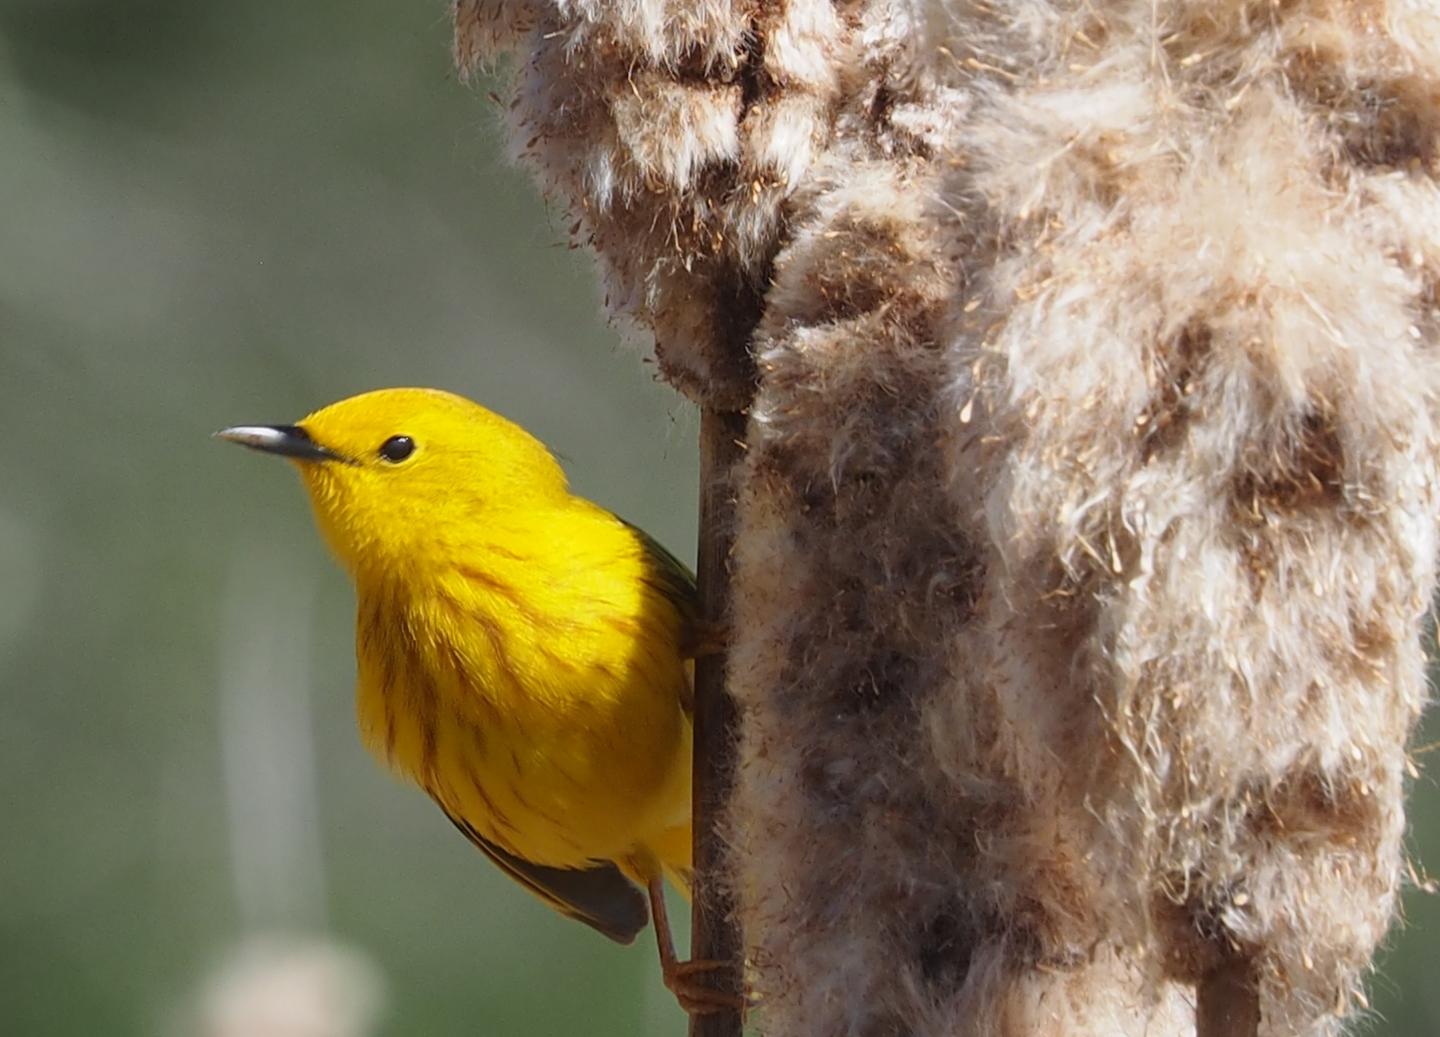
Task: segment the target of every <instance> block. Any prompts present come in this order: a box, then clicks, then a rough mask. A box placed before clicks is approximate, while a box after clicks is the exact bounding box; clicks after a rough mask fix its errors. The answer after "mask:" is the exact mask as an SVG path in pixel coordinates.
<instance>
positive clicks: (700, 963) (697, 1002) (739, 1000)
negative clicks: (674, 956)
mask: <svg viewBox="0 0 1440 1037" xmlns="http://www.w3.org/2000/svg"><path fill="white" fill-rule="evenodd" d="M730 967H731V963H730V962H728V961H722V960H719V959H714V958H694V959H691V960H690V961H674V962H669V963H668V964H667V965H666V966H665V969H664V978H665V987H666V989H668V990H669V991H670V993H672V994H674V995H675V1000H676V1001H679V1002H680V1007H681V1008H682V1009H684V1011H685V1013H686V1014H687V1015H714V1014H715V1013H716V1012H743V1011H744V1009H745V998H744V997H743V996H742V995H740V994H736V993H734V992H732V991H729V990H717V989H715V988H714V987H711V986H707V985H706V983H705V979H706V975H707V973H713V972H721V971H724V970H726V969H729V968H730Z"/></svg>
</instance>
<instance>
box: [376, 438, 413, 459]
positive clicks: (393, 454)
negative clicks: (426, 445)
mask: <svg viewBox="0 0 1440 1037" xmlns="http://www.w3.org/2000/svg"><path fill="white" fill-rule="evenodd" d="M414 452H415V440H413V439H411V438H410V437H409V436H391V437H390V438H389V439H387V440H385V442H383V443H381V444H380V456H381V457H383V458H385V460H387V461H390V462H391V463H393V464H399V463H400V462H401V461H403V460H405V458H407V457H409V456H410V455H411V454H413V453H414Z"/></svg>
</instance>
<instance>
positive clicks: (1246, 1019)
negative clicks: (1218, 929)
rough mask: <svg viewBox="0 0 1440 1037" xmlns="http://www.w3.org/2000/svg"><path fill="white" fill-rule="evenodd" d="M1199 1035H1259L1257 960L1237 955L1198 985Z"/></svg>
mask: <svg viewBox="0 0 1440 1037" xmlns="http://www.w3.org/2000/svg"><path fill="white" fill-rule="evenodd" d="M1195 1001H1196V1004H1195V1037H1255V1034H1256V1033H1257V1032H1258V1031H1259V1029H1260V990H1259V987H1258V985H1257V983H1256V977H1255V963H1254V962H1253V961H1251V960H1250V959H1248V958H1233V959H1231V960H1229V961H1227V962H1226V963H1225V964H1223V965H1221V966H1220V967H1219V968H1217V969H1215V970H1213V971H1212V972H1210V973H1209V974H1208V975H1206V976H1205V978H1204V979H1202V980H1201V981H1200V982H1199V983H1198V984H1197V985H1196V988H1195Z"/></svg>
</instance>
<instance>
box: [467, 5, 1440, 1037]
mask: <svg viewBox="0 0 1440 1037" xmlns="http://www.w3.org/2000/svg"><path fill="white" fill-rule="evenodd" d="M456 18H457V21H456V24H457V53H458V54H459V55H460V56H461V59H462V61H464V62H467V63H472V62H473V61H475V60H478V59H479V58H480V57H483V56H484V55H485V54H488V53H493V52H495V51H496V50H497V49H510V50H514V51H516V52H517V53H518V62H517V66H516V93H515V101H514V107H513V117H512V125H513V127H514V129H515V134H516V137H515V139H516V141H517V145H518V150H519V151H520V153H521V154H522V156H523V157H524V158H525V159H526V161H527V162H529V163H530V164H531V165H532V166H533V168H535V169H536V171H537V172H538V174H539V176H540V179H541V182H542V183H543V184H544V185H545V187H546V189H547V190H548V191H549V192H550V193H551V194H552V195H553V196H555V197H556V199H557V200H558V201H560V202H561V203H562V204H563V205H565V206H566V207H567V208H568V210H569V211H570V212H571V213H572V214H573V215H574V217H575V218H576V220H577V230H576V233H577V235H579V236H580V237H581V238H582V239H584V240H586V241H588V242H589V243H591V244H593V245H594V246H595V248H596V250H597V253H598V254H599V256H600V259H601V263H602V266H603V268H604V273H605V283H606V290H607V292H608V294H609V299H610V303H611V306H612V307H613V308H614V309H615V311H616V312H619V313H624V314H627V315H630V316H633V317H635V318H637V319H638V320H639V321H640V322H641V323H642V324H644V325H646V326H648V327H649V328H650V329H651V330H653V331H654V333H655V336H656V344H657V345H656V348H657V354H658V356H659V358H660V362H661V365H662V369H663V370H664V371H665V373H666V374H667V376H668V377H670V379H671V380H672V381H673V382H674V383H675V384H677V386H679V387H681V388H682V389H684V390H685V391H686V392H688V393H689V394H691V395H692V396H694V397H695V398H697V399H698V400H700V401H701V402H702V403H705V404H706V405H709V406H714V407H718V408H722V409H723V408H726V407H733V406H735V405H737V401H745V400H747V399H749V396H750V392H751V390H752V389H754V390H755V395H754V398H753V402H751V404H750V407H749V413H750V418H751V421H750V433H749V442H748V444H747V447H748V450H747V454H746V460H745V462H744V463H743V465H742V466H741V470H740V472H739V474H738V482H737V485H738V488H739V494H740V515H741V526H740V530H739V536H738V542H737V548H736V553H735V559H734V575H735V590H736V598H735V602H734V617H733V629H734V645H733V651H732V657H731V690H732V692H733V693H734V695H735V696H736V698H737V700H738V701H739V704H740V706H741V711H742V729H741V744H740V759H739V776H738V787H737V790H736V793H735V798H734V802H733V803H732V806H731V811H730V816H729V819H728V832H729V836H730V839H731V842H732V845H733V851H734V853H733V860H734V873H733V874H732V875H731V876H730V879H731V881H732V883H733V885H734V888H735V891H736V893H737V896H738V900H739V913H740V921H741V923H742V927H743V936H744V940H745V945H746V947H747V956H748V960H749V975H750V981H751V983H752V984H753V987H754V989H755V993H756V994H757V995H758V1003H759V1007H758V1009H757V1011H756V1020H757V1022H758V1024H759V1026H760V1029H761V1030H762V1032H764V1033H766V1034H771V1035H777V1037H780V1035H800V1034H813V1033H826V1034H830V1033H835V1034H856V1035H870V1034H877V1035H878V1034H890V1033H911V1034H924V1035H940V1034H947V1035H948V1034H957V1035H958V1034H974V1035H981V1034H985V1035H989V1034H1005V1035H1010V1034H1015V1035H1019V1034H1049V1033H1065V1034H1096V1035H1098V1034H1106V1035H1109V1034H1131V1033H1133V1034H1136V1035H1139V1034H1145V1035H1147V1037H1166V1035H1171V1034H1180V1033H1184V1032H1188V1029H1189V1028H1191V1027H1193V1003H1194V989H1195V988H1194V985H1195V984H1196V983H1197V982H1199V981H1200V980H1202V979H1203V978H1204V977H1205V976H1206V975H1207V974H1210V973H1211V972H1212V971H1213V970H1215V969H1217V968H1221V967H1228V965H1229V964H1230V963H1232V962H1234V961H1236V960H1241V961H1245V962H1248V963H1250V965H1251V966H1252V968H1253V971H1254V974H1255V975H1256V976H1258V978H1259V984H1260V1003H1261V1011H1262V1017H1263V1022H1262V1032H1263V1033H1265V1034H1267V1035H1274V1037H1278V1035H1281V1034H1292V1033H1299V1034H1316V1035H1318V1034H1327V1033H1331V1032H1334V1031H1335V1030H1337V1029H1338V1028H1339V1027H1340V1026H1341V1024H1342V1022H1343V1019H1344V1018H1345V1017H1346V1016H1347V1015H1349V1014H1351V1013H1352V1012H1353V1011H1354V1009H1355V1008H1356V1006H1357V1005H1360V1006H1363V1003H1364V1002H1363V994H1362V993H1361V983H1362V981H1363V976H1364V972H1365V970H1366V969H1367V968H1368V965H1369V961H1370V956H1371V954H1372V952H1373V951H1374V949H1375V947H1376V946H1377V944H1378V942H1379V941H1380V940H1381V938H1382V937H1383V935H1384V933H1385V932H1386V929H1387V927H1388V926H1389V924H1390V922H1391V919H1392V916H1393V914H1394V911H1395V902H1396V894H1397V889H1398V885H1399V882H1400V878H1401V874H1402V872H1403V865H1404V861H1403V849H1402V839H1403V832H1404V804H1403V793H1404V783H1405V778H1406V774H1407V770H1409V769H1411V765H1410V763H1409V761H1408V759H1407V757H1406V753H1405V744H1406V739H1407V737H1408V736H1409V734H1410V731H1411V728H1412V726H1413V724H1414V721H1415V719H1416V717H1417V716H1418V713H1419V710H1420V708H1421V706H1422V704H1423V701H1424V698H1425V685H1424V673H1423V666H1424V659H1423V654H1422V650H1421V643H1420V633H1421V625H1422V620H1423V617H1424V613H1425V609H1426V606H1427V602H1428V601H1429V600H1430V597H1431V594H1432V591H1433V578H1434V568H1435V560H1436V559H1435V552H1436V520H1437V515H1440V489H1437V484H1440V480H1437V476H1440V471H1437V457H1440V451H1437V440H1440V434H1437V433H1440V424H1437V419H1440V409H1437V402H1436V401H1437V389H1440V361H1437V359H1436V356H1437V354H1436V350H1437V347H1440V287H1437V285H1440V189H1437V177H1440V0H1283V2H1273V0H1203V2H1202V0H1114V2H1110V3H1105V4H1087V3H1080V2H1073V0H986V2H981V0H931V2H925V0H833V2H832V0H777V2H773V3H762V2H758V0H748V2H747V0H730V2H725V0H692V2H688V3H687V2H685V0H614V2H608V3H602V2H599V0H593V2H580V0H514V2H505V3H497V2H494V0H460V3H459V4H458V6H457V11H456ZM747 336H748V341H749V343H750V349H749V350H748V352H746V353H745V354H744V355H737V353H736V351H735V350H734V348H733V345H732V343H733V341H734V340H735V339H736V338H737V337H739V338H746V337H747Z"/></svg>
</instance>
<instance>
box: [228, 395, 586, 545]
mask: <svg viewBox="0 0 1440 1037" xmlns="http://www.w3.org/2000/svg"><path fill="white" fill-rule="evenodd" d="M216 435H217V436H218V437H219V438H221V439H227V440H230V441H231V442H234V443H240V444H241V445H243V446H247V447H250V448H251V449H254V450H259V451H263V452H265V453H269V454H276V455H279V456H281V457H285V458H288V459H289V460H290V461H292V462H293V463H294V464H295V467H296V468H298V469H299V471H300V476H301V478H302V479H303V480H304V482H305V488H306V489H307V490H308V491H309V493H310V501H311V503H312V504H313V506H314V509H315V517H316V521H317V522H318V524H319V526H320V529H321V531H322V532H323V533H324V535H325V539H326V540H327V541H328V542H329V543H330V546H331V548H332V549H333V550H334V552H335V554H336V555H337V556H338V557H339V559H340V561H341V562H342V563H343V564H344V565H345V566H346V567H347V568H348V569H350V570H351V571H352V572H355V571H358V570H362V569H367V568H369V567H371V566H379V567H391V566H394V565H396V564H400V565H407V566H408V565H409V564H410V563H412V562H414V561H415V560H417V559H419V558H423V557H424V555H425V554H426V551H427V549H428V548H435V547H438V548H440V549H442V550H443V548H444V547H445V546H446V545H447V544H453V542H455V541H461V542H463V540H464V535H463V534H464V530H466V529H467V528H473V526H474V524H476V523H481V524H483V523H486V522H487V521H493V520H494V519H495V518H497V517H498V516H500V515H502V514H504V513H506V512H509V513H510V514H511V515H514V514H515V513H516V510H515V509H525V508H529V507H534V506H536V505H542V504H545V503H548V502H553V501H556V500H559V499H563V498H564V497H565V495H566V493H567V490H566V485H565V475H564V472H563V471H561V469H560V466H559V465H558V464H557V463H556V461H555V459H554V458H553V457H552V456H551V454H550V452H549V451H548V450H547V449H546V448H545V447H544V445H543V444H541V443H540V442H539V441H538V440H537V439H535V438H534V437H533V436H531V435H530V434H529V433H528V432H526V431H525V430H524V429H522V428H521V427H520V426H519V425H516V424H515V423H513V422H511V421H507V420H506V419H505V418H502V417H500V416H499V415H498V414H495V413H493V412H491V411H489V410H486V409H485V408H484V407H482V406H480V405H479V404H478V403H472V402H471V401H469V400H467V399H464V398H463V397H460V396H456V395H454V394H452V393H447V392H440V391H439V390H436V389H379V390H376V391H375V392H368V393H363V394H362V395H360V396H352V397H350V398H349V399H345V400H341V401H340V402H338V403H332V404H331V405H330V406H328V407H322V408H321V409H320V410H317V411H315V412H314V413H313V414H309V415H306V416H305V417H304V418H301V419H300V421H298V422H297V423H295V424H294V425H237V426H234V427H232V428H226V429H221V430H220V431H219V432H217V433H216ZM454 546H459V545H458V544H454Z"/></svg>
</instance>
